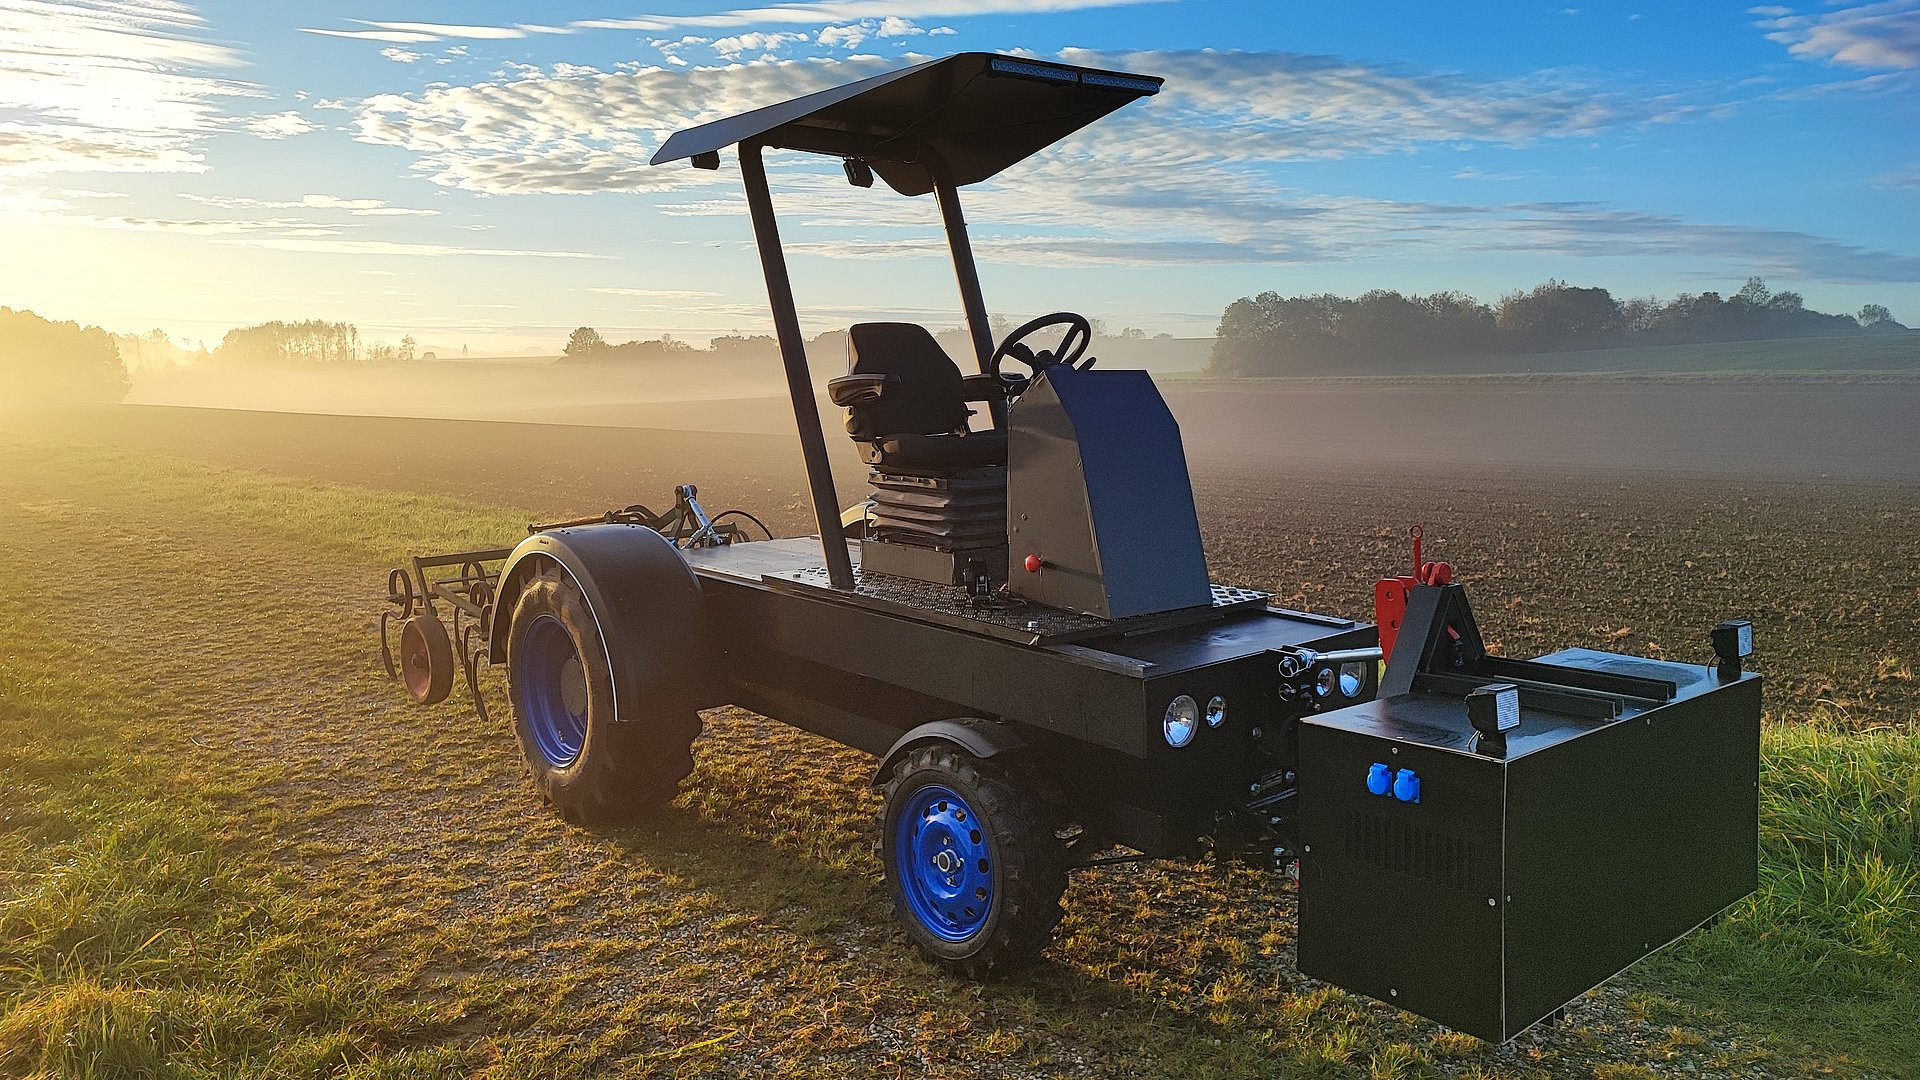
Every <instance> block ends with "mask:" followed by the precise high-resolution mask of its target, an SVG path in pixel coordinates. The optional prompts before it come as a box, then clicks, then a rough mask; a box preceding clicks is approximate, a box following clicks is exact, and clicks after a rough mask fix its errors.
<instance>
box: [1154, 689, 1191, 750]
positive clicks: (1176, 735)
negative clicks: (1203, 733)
mask: <svg viewBox="0 0 1920 1080" xmlns="http://www.w3.org/2000/svg"><path fill="white" fill-rule="evenodd" d="M1161 728H1162V729H1163V730H1164V731H1165V732H1166V735H1167V745H1168V746H1185V745H1187V744H1188V743H1190V742H1192V741H1193V733H1194V732H1196V731H1199V730H1200V705H1199V703H1198V702H1196V701H1194V700H1193V699H1192V698H1190V697H1188V696H1187V695H1185V694H1181V695H1180V696H1179V697H1177V698H1174V699H1173V703H1172V704H1170V705H1168V706H1167V717H1166V719H1165V720H1164V721H1162V722H1161Z"/></svg>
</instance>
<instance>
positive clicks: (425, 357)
mask: <svg viewBox="0 0 1920 1080" xmlns="http://www.w3.org/2000/svg"><path fill="white" fill-rule="evenodd" d="M420 359H421V361H422V362H423V363H424V362H427V361H432V360H438V359H440V354H439V353H430V352H428V353H421V354H420Z"/></svg>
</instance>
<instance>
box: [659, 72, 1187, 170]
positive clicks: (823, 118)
mask: <svg viewBox="0 0 1920 1080" xmlns="http://www.w3.org/2000/svg"><path fill="white" fill-rule="evenodd" d="M1161 82H1162V80H1160V79H1157V78H1154V77H1152V76H1148V75H1128V74H1125V73H1123V72H1117V71H1095V70H1093V69H1090V68H1078V67H1069V66H1067V65H1065V64H1053V63H1048V62H1046V61H1042V60H1028V59H1025V58H1023V57H1016V56H998V55H995V54H993V53H961V54H960V55H958V56H949V57H947V58H946V59H944V60H931V61H928V62H927V63H924V64H918V65H915V66H913V67H910V68H905V69H903V70H900V71H893V72H888V73H887V74H885V75H877V76H875V77H873V78H871V79H866V80H863V81H861V82H857V83H851V84H849V85H847V86H840V87H835V88H834V89H832V90H822V91H821V92H820V93H817V94H809V95H807V96H806V97H802V98H795V99H793V100H792V101H787V102H782V103H781V104H778V105H769V106H767V107H766V108H764V109H756V110H754V111H753V112H750V113H742V114H740V115H739V116H731V117H728V118H727V119H725V120H715V121H714V122H713V123H711V124H702V125H701V126H699V127H696V128H688V129H687V130H685V131H681V132H677V133H676V134H675V135H674V136H673V138H671V139H668V140H667V142H666V145H664V146H662V147H661V148H660V151H659V153H656V154H655V155H653V164H655V165H658V164H661V163H662V162H667V161H678V160H680V159H682V158H691V157H695V156H697V155H700V154H710V153H714V152H716V151H719V150H721V149H724V148H725V147H728V146H732V145H734V144H736V143H741V142H747V141H750V140H757V141H759V142H761V143H764V144H765V145H767V146H776V147H782V148H785V149H788V150H806V151H810V152H812V153H816V154H830V155H833V156H835V157H850V158H860V159H862V160H864V161H867V162H868V163H870V164H871V165H872V166H873V170H874V171H875V172H877V173H879V174H880V177H881V179H883V180H885V181H886V182H887V185H888V186H889V187H891V188H893V190H895V191H897V192H899V193H900V194H902V195H924V194H926V193H927V192H929V191H932V190H933V189H934V179H933V174H932V172H931V170H932V169H937V168H938V167H939V166H940V165H941V164H942V163H944V165H945V167H946V169H947V170H948V173H949V175H950V176H951V177H952V180H953V183H954V185H955V186H956V187H965V186H966V185H968V184H977V183H979V182H980V181H982V180H985V179H987V178H989V177H991V176H994V175H996V174H997V173H999V172H1000V171H1001V170H1003V169H1006V168H1007V167H1008V166H1011V165H1013V164H1015V163H1017V162H1019V161H1021V160H1023V159H1025V158H1027V157H1029V156H1030V155H1032V154H1035V153H1038V152H1039V151H1041V150H1044V149H1046V148H1047V147H1049V146H1051V145H1053V144H1054V143H1056V142H1059V141H1060V140H1061V139H1064V138H1066V137H1067V136H1068V135H1071V134H1073V133H1074V132H1076V131H1078V130H1080V129H1081V128H1083V127H1086V126H1087V125H1088V124H1091V123H1093V122H1094V121H1095V120H1098V119H1100V118H1101V117H1103V116H1105V115H1107V114H1108V113H1110V112H1113V111H1114V110H1115V109H1118V108H1120V107H1121V106H1122V105H1125V104H1127V103H1128V102H1130V101H1132V100H1134V99H1135V98H1139V97H1145V96H1147V95H1149V94H1157V93H1159V92H1160V84H1161Z"/></svg>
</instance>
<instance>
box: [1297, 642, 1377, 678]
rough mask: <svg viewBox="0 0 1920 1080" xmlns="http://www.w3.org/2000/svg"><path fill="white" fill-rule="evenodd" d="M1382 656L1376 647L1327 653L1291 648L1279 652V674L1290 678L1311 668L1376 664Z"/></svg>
mask: <svg viewBox="0 0 1920 1080" xmlns="http://www.w3.org/2000/svg"><path fill="white" fill-rule="evenodd" d="M1384 656H1385V654H1384V653H1382V652H1381V651H1380V649H1379V648H1378V647H1377V646H1376V647H1373V648H1367V649H1333V650H1330V651H1328V652H1315V651H1314V650H1312V649H1303V648H1299V647H1298V646H1293V647H1289V648H1286V649H1282V650H1281V651H1280V674H1282V675H1285V676H1286V677H1288V678H1292V677H1293V676H1295V675H1298V674H1300V673H1301V672H1303V671H1306V670H1307V669H1308V668H1312V667H1320V666H1331V665H1338V664H1364V663H1378V662H1379V661H1380V660H1381V659H1382V658H1383V657H1384Z"/></svg>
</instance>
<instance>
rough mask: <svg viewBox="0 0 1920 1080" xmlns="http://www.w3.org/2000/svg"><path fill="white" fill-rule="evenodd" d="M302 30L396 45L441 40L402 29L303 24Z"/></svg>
mask: <svg viewBox="0 0 1920 1080" xmlns="http://www.w3.org/2000/svg"><path fill="white" fill-rule="evenodd" d="M300 32H301V33H303V34H319V35H321V36H323V37H337V38H353V39H356V40H359V41H391V42H393V43H394V44H396V45H426V44H430V43H432V42H435V41H438V40H440V39H439V38H437V37H434V36H433V35H432V34H416V33H413V32H411V31H402V30H320V29H316V28H314V27H311V26H303V27H301V28H300Z"/></svg>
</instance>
